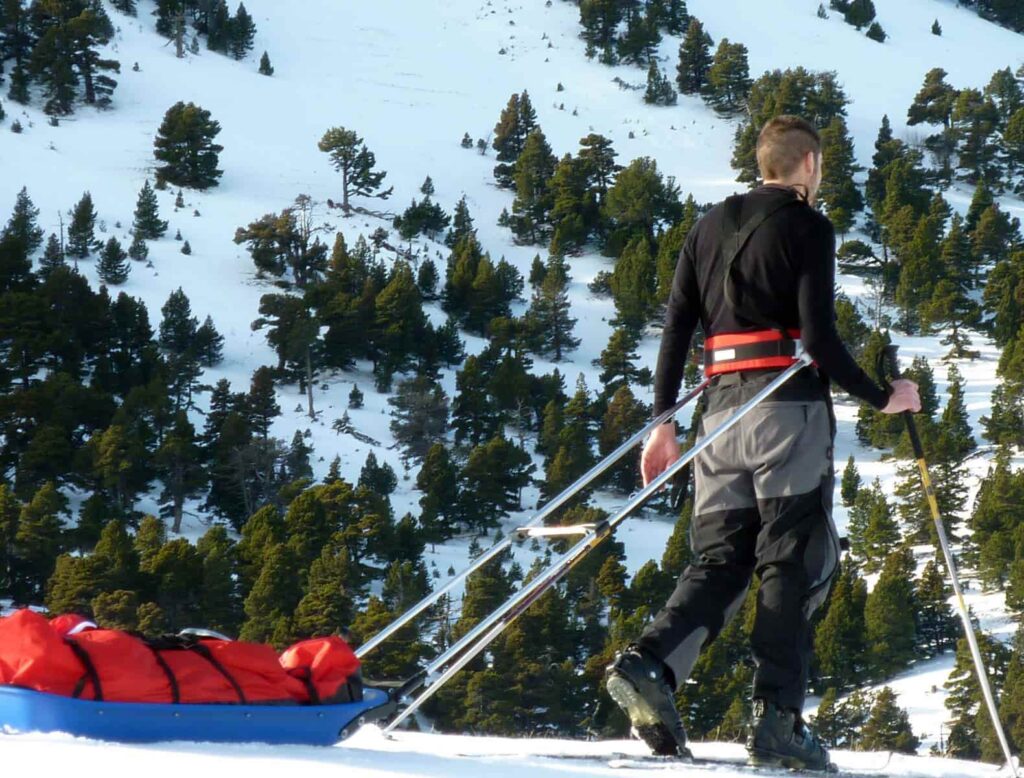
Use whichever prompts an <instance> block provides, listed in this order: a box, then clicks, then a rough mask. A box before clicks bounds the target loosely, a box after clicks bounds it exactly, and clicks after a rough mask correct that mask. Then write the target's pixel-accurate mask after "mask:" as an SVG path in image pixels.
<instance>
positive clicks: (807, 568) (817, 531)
mask: <svg viewBox="0 0 1024 778" xmlns="http://www.w3.org/2000/svg"><path fill="white" fill-rule="evenodd" d="M758 388H760V387H759V386H758V385H757V384H756V383H750V384H745V383H735V384H732V385H728V386H712V387H711V388H710V389H709V398H708V399H709V406H708V411H707V412H706V414H705V416H704V418H703V420H702V423H701V436H703V434H705V432H710V431H712V430H714V429H715V428H716V427H717V426H718V425H720V424H721V423H722V422H723V421H724V420H725V419H726V418H727V417H728V416H729V415H730V414H731V413H732V412H733V411H734V410H735V408H736V407H738V406H739V405H740V404H742V402H743V401H745V400H746V399H749V397H750V396H752V395H753V393H754V392H755V391H756V390H757V389H758ZM826 391H827V390H826ZM779 394H780V393H776V395H773V397H772V398H771V399H770V400H769V401H766V402H765V403H763V404H762V405H760V406H758V407H757V408H755V409H754V410H753V411H751V412H750V413H749V414H748V415H747V416H746V417H744V418H743V419H742V420H741V421H740V423H739V424H738V425H737V426H735V427H733V428H732V429H731V430H729V431H728V432H727V433H725V435H723V436H722V437H721V438H720V439H719V440H717V441H715V442H714V443H713V444H712V445H711V446H710V447H709V448H708V449H706V450H705V451H704V452H703V453H702V454H700V455H699V456H698V457H697V459H696V461H695V466H694V475H695V504H694V513H693V520H692V523H691V525H690V544H691V547H692V549H693V555H694V561H693V563H692V564H691V565H690V566H689V567H688V568H687V569H686V570H685V571H683V573H682V575H681V576H680V577H679V581H678V583H677V584H676V589H675V591H674V592H673V593H672V595H671V597H669V599H668V602H667V603H666V604H665V606H664V607H663V608H662V610H661V611H660V612H659V613H658V614H657V616H656V617H655V619H654V621H653V622H652V623H651V624H650V625H648V627H647V629H645V630H644V633H643V635H642V636H641V638H640V641H639V642H640V645H641V646H642V647H643V648H645V649H646V650H647V651H649V652H651V653H652V654H654V655H655V656H657V657H659V658H660V659H661V660H662V661H663V662H665V664H666V665H667V666H668V667H669V669H671V671H672V673H673V674H674V677H675V682H676V685H677V686H680V685H682V684H683V683H684V682H685V681H686V679H687V677H688V676H689V674H690V672H691V671H692V669H693V665H694V663H695V662H696V660H697V655H698V653H699V651H700V649H701V646H702V645H704V644H705V643H709V642H710V641H712V640H714V639H715V637H716V636H717V635H718V633H719V632H720V631H721V630H722V628H723V627H724V626H725V625H726V624H727V623H728V622H729V620H730V619H731V618H732V617H733V615H735V613H736V611H738V610H739V607H740V606H741V605H742V604H743V600H744V597H745V596H746V593H747V589H748V587H749V585H750V581H751V576H752V575H753V574H755V573H756V574H757V576H758V578H759V579H760V582H761V585H760V588H759V589H758V592H757V605H756V614H755V618H754V626H753V630H752V632H751V648H752V651H753V656H754V662H755V665H756V670H755V673H754V688H753V696H754V697H763V698H765V699H769V700H773V701H775V702H776V703H777V704H779V705H781V706H783V707H787V708H795V709H797V710H800V709H801V708H802V707H803V702H804V697H805V693H806V687H807V673H808V663H809V661H810V656H811V651H812V635H811V630H810V627H809V624H808V621H809V619H810V617H811V614H812V613H813V612H814V611H815V609H817V608H818V607H819V606H820V605H821V603H822V602H823V601H824V599H825V597H826V595H827V594H828V588H829V586H830V584H831V582H832V579H833V577H834V576H835V574H836V572H837V570H838V563H839V553H840V550H839V538H838V535H837V533H836V528H835V524H834V523H833V521H832V515H831V512H832V491H833V484H834V479H835V476H834V467H833V456H832V442H833V435H834V431H833V422H832V415H831V407H830V405H829V401H828V399H827V396H826V395H824V393H817V397H816V398H815V399H808V400H802V399H798V400H793V399H783V400H779V399H777V398H778V397H779ZM791 395H792V393H791Z"/></svg>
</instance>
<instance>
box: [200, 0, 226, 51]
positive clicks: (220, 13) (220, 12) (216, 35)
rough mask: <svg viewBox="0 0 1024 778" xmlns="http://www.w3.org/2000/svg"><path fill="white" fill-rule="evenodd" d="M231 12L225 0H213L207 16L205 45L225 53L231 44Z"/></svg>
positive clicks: (211, 49)
mask: <svg viewBox="0 0 1024 778" xmlns="http://www.w3.org/2000/svg"><path fill="white" fill-rule="evenodd" d="M231 33H232V29H231V12H230V10H229V9H228V4H227V2H225V0H215V2H213V3H212V8H211V10H210V12H209V14H208V16H207V24H206V47H207V48H208V49H209V50H210V51H219V52H221V53H222V54H227V53H228V50H229V48H230V46H231Z"/></svg>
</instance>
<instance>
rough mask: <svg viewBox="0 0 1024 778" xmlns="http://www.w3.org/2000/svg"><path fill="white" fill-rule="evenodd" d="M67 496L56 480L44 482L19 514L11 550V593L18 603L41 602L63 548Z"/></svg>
mask: <svg viewBox="0 0 1024 778" xmlns="http://www.w3.org/2000/svg"><path fill="white" fill-rule="evenodd" d="M66 512H67V499H66V498H65V497H64V496H63V495H62V494H61V493H60V492H59V491H57V488H56V486H55V485H54V484H53V483H47V484H44V485H43V486H42V487H40V488H39V490H38V491H37V492H36V493H35V495H33V497H32V499H31V501H29V502H28V503H27V504H26V505H24V506H23V507H22V509H21V513H20V515H19V516H18V527H17V531H16V533H15V535H14V544H13V547H12V553H11V562H10V565H11V574H12V579H13V584H12V586H11V594H12V595H13V597H14V600H15V602H23V603H31V602H35V603H39V602H40V601H41V595H42V594H43V586H44V584H45V583H46V581H47V580H48V579H49V577H50V574H51V573H52V572H53V568H54V565H55V564H56V561H57V555H58V554H59V553H60V551H61V545H62V538H61V532H62V527H63V522H62V521H61V518H60V516H61V514H63V513H66Z"/></svg>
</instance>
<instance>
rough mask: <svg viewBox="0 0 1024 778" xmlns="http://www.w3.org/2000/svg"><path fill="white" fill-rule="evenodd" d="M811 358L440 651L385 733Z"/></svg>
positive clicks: (807, 358)
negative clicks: (419, 688) (431, 678)
mask: <svg viewBox="0 0 1024 778" xmlns="http://www.w3.org/2000/svg"><path fill="white" fill-rule="evenodd" d="M811 361H812V360H811V357H810V356H809V355H808V354H807V353H806V352H803V353H801V354H800V355H799V356H798V357H797V362H796V363H794V364H793V365H791V366H790V367H789V368H787V369H786V370H785V371H783V372H782V373H780V374H779V375H778V376H777V377H776V378H775V379H774V380H773V381H772V382H771V383H770V384H768V385H767V386H765V387H764V389H762V390H761V391H760V392H758V393H757V394H756V395H754V397H752V398H751V399H750V400H748V401H747V402H746V403H744V404H743V405H742V406H740V407H739V408H738V409H737V410H736V411H735V412H734V413H733V414H732V415H731V416H730V417H729V418H728V419H726V420H725V421H724V422H723V423H722V424H721V425H720V426H718V427H716V428H715V429H714V430H713V431H712V432H710V433H709V434H708V435H706V436H705V437H703V438H702V439H701V440H699V441H697V443H696V445H694V446H693V448H691V449H690V450H689V451H687V452H686V453H684V454H683V455H682V456H680V458H679V459H677V460H676V461H675V462H673V463H672V464H671V465H670V466H669V467H668V468H667V469H666V470H665V471H664V472H663V473H661V474H660V475H659V476H658V477H657V478H655V479H654V480H652V481H651V482H650V483H649V484H647V486H645V487H644V488H643V489H641V490H640V491H639V492H637V494H636V495H635V496H634V497H633V498H632V499H630V501H629V502H627V503H626V505H625V506H623V507H622V508H621V509H620V510H619V512H618V513H616V514H615V515H614V516H613V517H612V518H611V519H609V520H608V522H607V523H606V524H602V525H600V526H599V527H598V529H597V530H596V531H595V532H592V533H590V534H588V535H587V536H586V537H584V538H583V539H582V540H580V541H579V542H577V543H576V545H575V546H573V547H572V548H571V549H569V550H568V551H567V552H566V553H565V554H563V555H562V556H560V557H559V558H558V559H557V560H555V562H554V563H553V564H552V565H551V566H550V567H549V568H548V569H547V570H546V571H545V572H544V573H543V574H541V575H539V576H538V577H537V578H535V579H534V580H532V581H530V582H529V583H528V584H526V585H525V586H524V587H523V588H522V589H520V590H519V591H518V592H517V593H516V594H515V595H514V596H513V597H511V598H510V599H509V600H508V601H506V602H505V604H504V605H502V607H500V608H498V609H497V610H496V611H494V612H493V613H492V614H491V615H490V616H488V617H487V618H485V619H483V620H482V621H481V622H480V623H479V624H477V625H476V626H475V627H473V629H471V630H470V631H469V632H467V633H466V634H465V635H464V636H463V637H462V638H461V639H460V640H458V641H456V642H455V643H454V644H452V646H451V647H450V648H449V649H448V650H447V651H445V652H444V653H443V654H441V656H439V657H438V658H437V659H435V660H434V661H433V662H431V663H430V664H429V665H428V666H427V668H426V670H425V675H426V676H427V680H429V676H431V675H434V674H435V673H437V672H438V671H440V670H441V669H442V668H445V667H446V666H447V665H448V664H449V663H450V662H453V664H452V665H451V667H448V668H447V669H446V670H445V671H444V672H443V673H442V674H441V675H440V676H439V677H438V678H437V679H436V680H434V681H433V682H432V683H430V685H428V686H427V688H426V689H424V690H423V692H422V693H421V694H420V695H419V696H418V697H416V698H415V699H414V700H412V701H411V702H410V703H409V705H408V706H407V707H406V708H405V710H403V711H402V712H401V713H400V714H399V715H398V716H396V717H395V719H393V720H392V721H391V723H390V724H388V725H387V727H385V728H384V732H385V733H387V732H390V731H391V730H393V729H394V728H395V727H397V726H398V725H399V724H401V723H402V722H403V721H405V719H407V718H408V717H409V716H411V715H412V714H413V713H414V712H415V711H416V710H418V709H419V708H420V706H421V705H422V704H423V703H424V702H426V701H427V700H428V699H430V697H432V696H433V695H434V694H435V693H437V691H438V690H440V688H441V687H442V686H443V685H444V684H445V683H447V681H448V679H450V678H451V677H452V676H453V675H455V673H456V672H458V671H459V669H461V668H462V667H464V666H465V665H466V664H467V663H468V662H469V661H470V660H472V659H473V657H475V656H476V655H477V654H479V653H480V652H481V651H483V649H484V648H486V647H487V645H488V644H489V643H490V642H491V641H492V640H494V639H495V638H496V637H497V636H498V635H500V634H501V632H502V631H503V630H504V629H505V628H506V627H507V626H508V625H509V624H511V623H512V622H513V621H514V620H515V619H516V617H518V616H519V615H520V614H521V613H522V612H523V611H524V610H526V608H527V607H529V605H530V604H531V603H533V602H534V601H535V600H536V599H537V598H539V597H540V596H541V595H542V594H543V593H544V592H545V591H546V590H547V589H548V588H550V587H551V586H553V585H554V584H555V583H557V582H558V581H559V579H561V578H562V576H563V575H565V574H566V573H567V572H568V571H569V570H570V569H571V568H572V567H573V565H575V564H576V563H577V562H578V561H579V560H580V559H582V558H583V557H584V556H585V555H586V554H587V553H588V552H589V551H590V550H591V549H592V548H593V547H594V546H596V545H597V544H598V543H599V542H601V541H602V540H604V538H605V537H607V536H608V535H610V534H611V533H612V532H614V530H615V528H616V527H617V526H618V525H619V524H621V523H622V522H623V521H625V520H626V518H627V517H628V516H629V514H631V513H632V512H633V511H634V510H636V509H637V508H638V507H640V506H641V505H643V504H644V503H645V502H646V501H647V500H648V499H649V498H650V497H651V496H652V495H654V494H655V493H656V492H657V491H658V490H659V489H661V488H662V487H663V486H664V485H665V484H666V483H668V481H669V480H670V479H671V478H672V477H673V476H674V475H675V474H676V473H677V472H678V471H679V470H681V469H682V468H683V467H684V466H685V465H686V464H687V463H689V462H691V461H692V460H693V459H694V458H695V457H696V456H697V455H698V454H699V453H700V452H701V451H703V450H704V449H706V448H707V447H708V446H710V445H711V444H712V443H714V442H715V441H716V440H717V439H718V438H720V437H721V436H722V435H724V434H725V433H726V432H728V431H729V430H730V429H732V427H733V426H735V425H736V424H737V423H739V421H740V419H742V418H743V417H744V416H746V415H747V414H748V413H750V411H752V410H753V409H754V408H755V407H757V405H759V404H760V403H761V402H763V401H764V400H765V399H766V398H767V397H769V396H770V395H771V394H772V393H773V392H774V391H775V390H776V389H778V388H779V387H780V386H782V384H784V383H785V382H786V381H788V380H789V379H790V378H791V377H792V376H793V375H795V374H796V373H797V372H798V371H799V370H801V369H802V368H804V367H805V366H807V365H809V364H810V363H811ZM463 652H465V653H463ZM460 654H461V656H460ZM453 660H454V661H453Z"/></svg>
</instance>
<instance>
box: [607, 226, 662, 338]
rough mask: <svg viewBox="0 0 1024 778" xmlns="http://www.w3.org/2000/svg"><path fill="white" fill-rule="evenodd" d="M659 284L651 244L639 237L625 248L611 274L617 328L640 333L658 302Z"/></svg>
mask: <svg viewBox="0 0 1024 778" xmlns="http://www.w3.org/2000/svg"><path fill="white" fill-rule="evenodd" d="M656 282H657V278H656V268H655V264H654V257H653V256H652V254H651V246H650V243H649V242H648V240H647V239H646V238H644V237H642V236H638V237H636V238H634V239H633V240H632V241H630V243H629V244H628V245H627V246H626V248H625V249H623V251H622V255H621V256H620V257H619V259H618V261H617V262H616V263H615V270H614V272H613V273H612V278H611V287H612V295H613V297H614V299H615V311H616V321H615V323H616V324H617V325H619V326H622V327H625V328H627V329H631V330H633V331H634V332H639V331H640V330H641V329H642V328H643V327H644V325H646V324H647V321H648V320H649V319H650V317H651V313H652V311H653V306H654V302H655V284H656Z"/></svg>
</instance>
